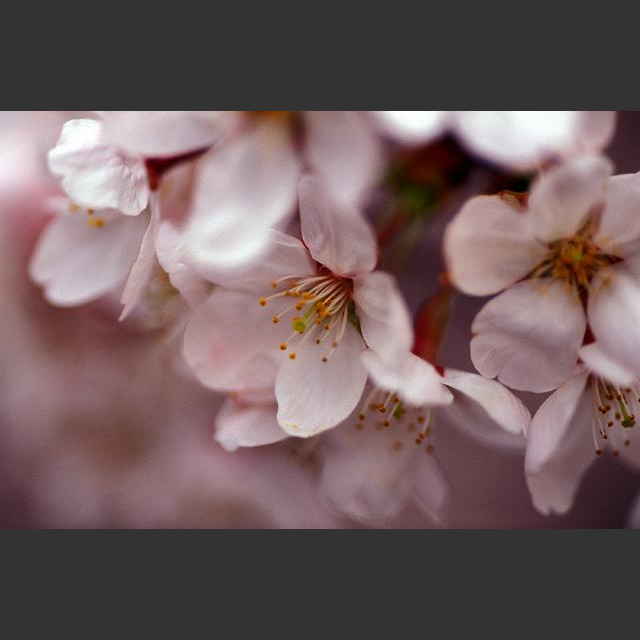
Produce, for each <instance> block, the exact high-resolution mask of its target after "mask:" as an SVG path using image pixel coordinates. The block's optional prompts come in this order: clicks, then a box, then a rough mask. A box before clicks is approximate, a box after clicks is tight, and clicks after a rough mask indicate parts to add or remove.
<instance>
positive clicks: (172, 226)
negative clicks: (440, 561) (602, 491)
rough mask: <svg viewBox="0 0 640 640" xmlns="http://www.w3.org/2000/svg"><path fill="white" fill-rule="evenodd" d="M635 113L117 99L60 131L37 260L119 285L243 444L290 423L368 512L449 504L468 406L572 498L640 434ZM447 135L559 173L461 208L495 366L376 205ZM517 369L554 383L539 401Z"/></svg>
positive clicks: (462, 277)
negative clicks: (449, 316)
mask: <svg viewBox="0 0 640 640" xmlns="http://www.w3.org/2000/svg"><path fill="white" fill-rule="evenodd" d="M613 128H614V116H613V114H611V113H608V112H586V113H585V112H410V111H406V112H370V113H369V112H368V113H360V112H201V111H187V112H99V113H96V114H95V115H94V116H93V117H91V118H81V119H74V120H70V121H68V122H67V123H66V124H65V125H64V127H63V129H62V132H61V135H60V138H59V140H58V142H57V144H56V145H55V147H54V148H53V149H51V150H50V152H49V155H48V162H49V167H50V170H51V171H52V173H53V174H54V175H55V176H57V177H58V178H59V180H60V187H61V193H60V196H59V197H57V198H55V199H54V200H52V201H51V212H52V214H53V216H52V219H51V221H50V223H49V224H48V226H47V227H46V228H45V230H44V231H43V233H42V235H41V237H40V240H39V242H38V245H37V247H36V249H35V252H34V255H33V256H32V259H31V265H30V273H31V277H32V279H33V280H34V281H35V282H36V283H38V284H39V285H40V286H42V288H43V290H44V294H45V296H46V298H47V300H48V301H49V302H50V303H52V304H54V305H58V306H74V305H80V304H85V303H87V302H90V301H94V300H98V299H104V300H109V301H111V302H115V301H116V300H119V306H120V308H119V310H118V315H119V317H120V319H121V320H125V319H127V318H128V321H130V322H139V323H141V325H142V326H144V327H146V328H148V329H150V330H158V329H161V330H163V331H166V332H168V333H169V335H170V336H171V337H172V340H171V342H170V343H169V344H170V345H173V346H175V345H178V347H179V352H180V354H181V356H182V359H183V361H184V363H186V365H187V367H186V370H187V371H188V372H190V374H191V375H193V376H195V378H197V380H199V382H200V383H202V384H203V385H205V386H206V387H208V388H209V389H211V390H212V391H215V392H220V393H223V394H225V395H226V399H225V402H224V404H223V406H222V408H221V409H220V411H219V413H218V415H217V416H215V438H216V440H217V442H218V443H219V444H220V445H221V446H222V447H223V448H224V449H226V450H227V451H229V452H232V451H234V450H236V449H238V448H240V447H256V446H264V445H270V444H273V443H276V442H279V441H282V440H288V441H289V443H290V444H291V446H293V447H295V450H296V453H297V454H298V455H299V456H302V457H303V458H307V459H311V458H312V457H313V459H314V460H316V461H319V472H318V487H319V491H321V492H322V493H323V495H324V496H326V498H327V500H328V501H329V502H330V504H332V505H333V507H334V508H335V509H337V510H339V511H341V512H343V513H345V514H347V515H348V516H350V517H352V518H355V519H357V520H359V521H361V522H363V523H368V524H374V525H375V524H377V523H384V522H388V521H390V519H392V518H393V517H394V516H395V515H396V514H398V513H399V512H400V511H401V510H402V509H403V508H404V507H406V506H407V505H408V504H409V503H411V504H413V505H417V506H418V507H419V508H420V509H422V510H424V512H425V513H427V514H429V516H431V517H432V518H433V520H434V521H436V522H439V521H443V520H444V514H445V512H446V504H447V494H448V491H449V489H448V484H447V476H446V468H444V467H443V465H441V464H440V463H439V461H438V447H437V446H435V444H434V443H435V438H436V436H437V432H438V430H439V428H442V427H443V425H444V424H447V425H448V424H452V425H459V426H461V427H462V428H464V429H465V431H466V432H469V433H472V434H475V435H477V436H478V437H479V438H481V439H483V440H485V441H488V442H490V443H494V444H495V445H496V446H498V444H499V443H500V442H501V441H503V440H504V439H505V437H506V438H507V439H509V440H510V441H512V442H513V441H516V442H518V443H520V442H522V443H523V446H524V445H525V444H526V456H525V474H526V478H527V482H528V485H529V488H530V491H531V495H532V498H533V502H534V504H535V506H536V507H537V508H538V510H540V511H541V512H543V513H550V512H551V511H555V512H564V511H566V510H567V509H568V508H569V507H570V506H571V503H572V500H573V497H574V495H575V493H576V489H577V486H578V483H579V480H580V477H581V475H582V473H583V472H584V470H585V469H586V468H587V466H588V465H589V464H590V463H591V461H592V460H593V459H594V458H595V457H596V455H599V454H601V453H603V452H604V451H605V450H606V449H611V451H612V453H613V455H621V456H624V457H626V458H629V459H632V457H633V455H634V454H633V452H634V450H635V448H634V447H633V446H630V445H631V441H632V435H631V434H632V432H633V426H634V424H635V415H636V412H637V411H638V410H639V409H640V383H639V382H638V380H639V379H640V364H638V362H637V360H636V358H635V356H634V354H635V347H636V346H637V345H638V344H639V343H640V218H638V217H637V214H636V202H637V201H638V200H639V199H640V177H638V176H635V175H622V176H614V177H612V176H611V173H612V166H611V163H610V162H609V161H608V160H607V159H606V158H605V157H604V156H602V155H600V153H601V150H602V149H603V148H604V146H605V145H606V144H607V143H608V141H609V140H610V138H611V136H612V133H613ZM444 136H448V137H449V138H450V139H455V140H457V141H458V142H457V143H456V144H458V145H460V148H461V149H462V148H464V149H466V151H467V152H468V153H470V154H473V155H474V157H476V158H480V159H481V160H482V161H484V162H487V163H489V164H490V166H492V167H494V168H495V171H496V172H499V171H501V172H503V173H504V172H506V171H511V172H516V173H518V174H522V173H524V172H527V173H532V172H536V171H537V172H538V173H539V175H537V177H535V180H534V182H533V184H532V187H531V189H530V191H529V193H528V194H526V193H516V192H514V191H501V192H500V193H499V194H498V195H493V196H487V195H479V196H475V197H472V198H471V199H469V200H468V201H467V202H466V203H465V204H464V206H462V208H461V209H460V211H459V212H458V213H457V214H456V215H455V217H454V218H453V219H452V220H451V222H450V223H449V225H448V227H447V229H446V233H445V237H444V247H443V249H444V255H445V260H446V266H447V273H446V281H447V282H446V284H445V285H443V287H445V288H447V290H450V287H451V285H453V286H455V287H456V288H457V289H459V290H460V291H462V292H464V293H467V294H470V295H476V296H487V295H492V294H497V293H500V292H502V293H500V295H498V296H497V297H495V298H494V299H492V300H490V301H489V302H488V303H487V304H486V305H485V306H484V308H483V309H482V310H481V311H480V313H479V314H478V315H477V316H476V318H475V320H474V322H473V325H472V327H471V330H472V333H473V338H472V340H471V343H470V353H471V359H472V361H473V364H474V366H475V367H476V369H477V371H478V373H474V372H466V371H460V370H457V369H451V368H443V367H442V366H440V364H439V362H438V361H436V357H437V356H436V354H437V351H438V350H437V347H438V343H439V338H438V337H439V336H440V337H441V334H442V332H443V331H444V328H445V319H446V314H442V313H438V309H439V310H440V311H441V310H442V309H441V308H439V307H438V306H437V305H427V306H426V312H423V313H420V314H418V318H417V320H416V321H415V322H414V321H413V320H412V314H411V312H410V310H409V306H408V305H407V303H406V301H405V299H404V297H403V295H402V294H401V292H400V288H399V286H398V282H397V281H396V277H395V276H396V275H397V274H392V273H390V272H388V271H386V270H382V269H381V268H379V263H380V262H381V260H380V258H381V253H382V250H383V249H384V247H382V246H379V245H380V242H381V237H382V235H384V234H376V232H375V230H374V226H373V224H372V222H371V221H370V216H368V215H367V212H368V209H367V206H368V205H370V204H371V202H372V200H374V199H375V195H376V189H378V188H379V185H380V184H381V183H382V181H383V178H384V176H385V174H386V173H387V172H388V170H389V168H390V162H391V160H390V158H391V157H392V154H393V152H394V151H396V152H397V150H398V149H400V150H401V151H407V150H415V149H417V148H424V147H428V146H429V145H432V144H433V143H434V142H437V141H439V140H442V139H443V137H444ZM461 153H462V152H461ZM638 204H639V205H640V202H638ZM398 233H400V234H401V230H400V232H398ZM430 286H431V283H425V295H426V291H427V290H428V289H429V288H430ZM425 313H426V315H425ZM167 348H169V347H167ZM439 356H440V357H441V358H442V359H443V361H446V354H439ZM508 387H509V388H511V389H513V390H516V391H532V392H537V393H543V392H552V393H551V395H550V396H549V397H548V398H547V399H546V400H545V401H544V403H543V404H542V405H541V406H540V408H539V409H538V410H537V412H536V413H535V415H534V416H533V418H532V417H531V413H530V412H529V410H528V409H527V408H526V407H525V405H524V404H523V402H522V401H521V400H520V399H519V398H518V397H517V395H516V394H515V393H513V392H512V391H511V390H510V389H509V388H508ZM479 416H480V418H479ZM292 490H295V488H292Z"/></svg>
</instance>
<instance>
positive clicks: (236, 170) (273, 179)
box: [192, 122, 300, 268]
mask: <svg viewBox="0 0 640 640" xmlns="http://www.w3.org/2000/svg"><path fill="white" fill-rule="evenodd" d="M299 174H300V166H299V162H298V159H297V157H296V155H295V152H294V149H293V145H292V140H291V136H290V134H289V131H288V130H287V129H286V128H284V127H283V126H281V125H276V124H273V123H269V122H266V123H264V124H261V125H258V126H256V127H255V129H253V130H251V131H250V132H248V133H246V134H244V135H242V136H239V137H237V138H236V139H234V140H233V141H231V142H229V143H228V144H227V145H226V146H223V147H221V148H220V149H214V150H213V151H212V152H210V153H209V154H208V155H207V156H206V157H204V158H203V159H202V160H201V172H200V175H199V177H198V179H197V184H196V187H195V194H194V201H193V212H192V217H193V228H194V236H195V237H196V238H197V251H198V253H199V254H200V256H201V259H203V260H204V259H205V257H206V262H207V263H208V264H210V265H212V267H213V266H214V265H215V266H217V267H220V268H236V267H238V266H239V265H242V264H245V263H247V262H249V261H251V260H254V259H256V258H259V256H260V253H261V252H262V251H263V250H264V249H265V244H266V242H267V241H268V237H267V232H268V229H269V228H270V227H273V226H276V225H278V224H282V223H284V222H285V221H286V220H287V219H288V217H289V216H290V215H291V214H293V211H294V205H295V200H296V185H297V182H298V177H299ZM192 242H193V243H195V240H194V241H192Z"/></svg>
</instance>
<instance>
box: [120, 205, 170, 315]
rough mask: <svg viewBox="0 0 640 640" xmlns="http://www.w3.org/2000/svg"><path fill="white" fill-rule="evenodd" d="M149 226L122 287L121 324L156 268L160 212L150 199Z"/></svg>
mask: <svg viewBox="0 0 640 640" xmlns="http://www.w3.org/2000/svg"><path fill="white" fill-rule="evenodd" d="M151 209H152V210H151V214H150V217H149V226H148V227H147V230H146V231H145V234H144V236H143V237H142V242H141V243H140V251H139V252H138V257H137V258H136V259H135V262H134V263H133V265H132V266H131V271H130V272H129V277H128V278H127V282H126V284H125V286H124V291H123V292H122V297H121V298H120V302H121V303H122V305H123V307H122V313H121V314H120V317H119V318H118V320H119V321H120V322H122V321H123V320H124V319H125V318H126V317H127V316H128V315H129V314H130V313H131V312H132V311H133V309H134V308H135V306H136V304H137V303H138V302H139V300H140V298H141V296H142V294H143V292H144V290H145V288H146V287H147V286H148V284H149V282H150V281H151V277H152V275H153V271H154V267H155V266H156V264H157V262H156V235H157V233H158V225H159V224H160V211H159V210H158V208H157V204H156V203H155V202H154V201H153V199H152V204H151Z"/></svg>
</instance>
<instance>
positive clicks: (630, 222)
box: [596, 173, 640, 257]
mask: <svg viewBox="0 0 640 640" xmlns="http://www.w3.org/2000/svg"><path fill="white" fill-rule="evenodd" d="M596 243H597V244H598V246H599V247H600V248H601V249H602V250H603V251H604V252H605V253H610V254H614V255H618V256H622V257H626V256H628V255H633V254H634V253H637V252H638V249H639V248H640V174H638V173H633V174H626V175H619V176H613V177H611V178H609V181H608V183H607V195H606V200H605V207H604V211H603V212H602V218H601V220H600V227H599V229H598V233H597V235H596Z"/></svg>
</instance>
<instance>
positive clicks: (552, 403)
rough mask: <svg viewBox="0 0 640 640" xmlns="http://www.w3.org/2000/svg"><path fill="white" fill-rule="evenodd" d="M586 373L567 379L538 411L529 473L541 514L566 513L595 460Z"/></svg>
mask: <svg viewBox="0 0 640 640" xmlns="http://www.w3.org/2000/svg"><path fill="white" fill-rule="evenodd" d="M588 375H589V374H588V372H583V373H580V374H578V375H576V376H574V377H572V378H571V379H569V380H568V381H567V382H566V383H565V384H564V385H562V386H561V387H560V388H559V389H558V390H557V391H556V392H555V393H553V394H552V395H551V396H549V398H547V400H545V402H544V403H543V404H542V405H541V407H540V408H539V409H538V411H537V412H536V415H535V416H534V417H533V420H532V421H531V426H530V428H529V433H528V438H527V439H528V443H527V453H526V457H525V472H526V478H527V485H528V486H529V491H530V492H531V496H532V498H533V503H534V505H535V507H536V509H538V511H540V512H541V513H543V514H545V515H548V514H549V513H552V512H555V513H560V514H562V513H565V512H566V511H568V510H569V509H570V507H571V505H572V503H573V499H574V496H575V493H576V491H577V488H578V484H579V483H580V479H581V477H582V475H583V474H584V472H585V471H586V469H587V467H588V466H589V465H590V464H591V463H592V462H593V460H594V459H595V453H594V446H593V442H592V439H591V435H590V428H591V420H592V414H593V406H592V400H591V396H590V392H589V391H588V390H585V385H586V383H587V378H588Z"/></svg>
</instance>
